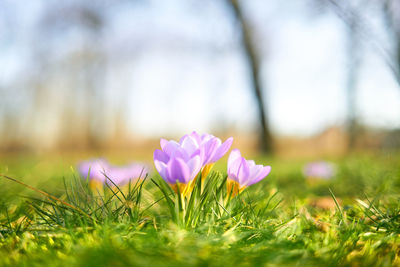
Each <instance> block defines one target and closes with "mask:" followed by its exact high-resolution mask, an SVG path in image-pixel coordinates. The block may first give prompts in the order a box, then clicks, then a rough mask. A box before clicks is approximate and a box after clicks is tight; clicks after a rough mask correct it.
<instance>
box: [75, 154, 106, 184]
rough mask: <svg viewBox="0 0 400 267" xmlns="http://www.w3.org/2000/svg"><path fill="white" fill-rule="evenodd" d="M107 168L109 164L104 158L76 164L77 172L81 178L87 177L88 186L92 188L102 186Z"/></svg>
mask: <svg viewBox="0 0 400 267" xmlns="http://www.w3.org/2000/svg"><path fill="white" fill-rule="evenodd" d="M109 168H110V165H109V163H108V162H107V161H106V160H105V159H93V160H89V161H84V162H81V163H80V164H79V165H78V171H79V174H80V175H81V176H82V177H83V178H89V186H90V188H91V189H93V190H96V189H99V188H101V187H102V185H103V184H104V182H105V180H106V179H107V178H106V175H107V172H108V170H109Z"/></svg>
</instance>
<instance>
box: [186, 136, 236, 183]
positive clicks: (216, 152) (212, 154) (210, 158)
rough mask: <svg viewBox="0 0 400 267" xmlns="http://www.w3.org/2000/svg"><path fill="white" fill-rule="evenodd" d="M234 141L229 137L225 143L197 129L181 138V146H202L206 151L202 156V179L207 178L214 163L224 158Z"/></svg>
mask: <svg viewBox="0 0 400 267" xmlns="http://www.w3.org/2000/svg"><path fill="white" fill-rule="evenodd" d="M232 142H233V138H232V137H230V138H228V139H227V140H226V141H225V142H224V143H222V141H221V139H219V138H218V137H215V136H214V135H212V134H207V133H205V134H202V135H199V134H198V133H197V132H196V131H193V132H192V133H191V134H187V135H185V136H183V137H182V138H181V140H180V141H179V144H181V146H185V147H190V149H195V148H200V149H202V150H203V151H204V157H203V158H202V163H201V164H202V167H203V171H202V175H201V177H202V179H204V178H206V177H207V175H208V173H209V172H210V170H211V168H212V167H213V165H214V163H215V162H216V161H218V160H219V159H220V158H222V157H223V156H224V155H225V154H226V152H228V150H229V148H230V147H231V145H232Z"/></svg>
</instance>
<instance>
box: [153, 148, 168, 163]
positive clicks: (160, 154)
mask: <svg viewBox="0 0 400 267" xmlns="http://www.w3.org/2000/svg"><path fill="white" fill-rule="evenodd" d="M153 158H154V160H159V161H162V162H164V163H167V162H168V160H169V156H168V155H167V154H166V153H164V152H163V151H161V150H159V149H156V150H155V151H154V156H153Z"/></svg>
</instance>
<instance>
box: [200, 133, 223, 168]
mask: <svg viewBox="0 0 400 267" xmlns="http://www.w3.org/2000/svg"><path fill="white" fill-rule="evenodd" d="M220 145H221V140H219V139H218V138H212V139H210V140H208V141H207V142H206V143H204V144H203V148H204V162H203V166H204V165H206V164H208V163H211V162H212V161H211V160H212V158H213V157H214V155H215V152H216V151H217V148H218V146H220Z"/></svg>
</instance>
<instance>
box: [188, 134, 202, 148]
mask: <svg viewBox="0 0 400 267" xmlns="http://www.w3.org/2000/svg"><path fill="white" fill-rule="evenodd" d="M190 135H191V136H192V137H193V138H194V139H195V140H196V142H197V144H199V145H200V144H201V137H200V135H199V134H198V133H197V132H196V131H193V132H192V133H191V134H190Z"/></svg>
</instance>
